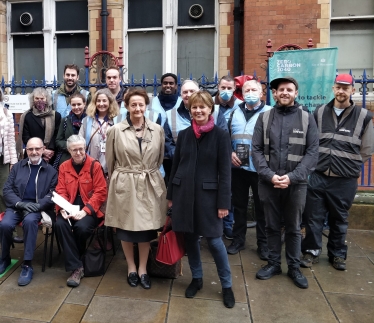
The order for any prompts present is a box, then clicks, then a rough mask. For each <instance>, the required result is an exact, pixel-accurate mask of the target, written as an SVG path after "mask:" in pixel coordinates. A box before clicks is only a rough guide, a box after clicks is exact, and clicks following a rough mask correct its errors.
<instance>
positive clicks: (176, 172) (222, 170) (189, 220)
mask: <svg viewBox="0 0 374 323" xmlns="http://www.w3.org/2000/svg"><path fill="white" fill-rule="evenodd" d="M188 102H189V111H190V114H191V118H192V122H191V123H192V125H191V126H190V127H188V128H187V129H185V130H183V131H181V132H179V134H178V141H177V145H176V148H175V154H174V158H173V166H172V169H171V173H170V181H169V185H168V194H167V199H168V200H169V202H168V207H173V216H172V218H173V230H174V231H176V232H184V233H185V243H186V252H187V255H188V262H189V265H190V269H191V272H192V282H191V283H190V285H189V286H188V287H187V289H186V292H185V296H186V297H187V298H193V297H195V295H196V293H197V291H198V290H200V289H201V288H202V287H203V279H202V278H203V271H202V266H201V259H200V243H199V237H200V236H204V237H205V238H206V239H207V242H208V246H209V249H210V252H211V254H212V256H213V258H214V261H215V263H216V266H217V271H218V276H219V278H220V281H221V285H222V295H223V302H224V305H225V306H226V307H228V308H231V307H234V305H235V298H234V294H233V292H232V289H231V287H232V280H231V271H230V265H229V261H228V257H227V252H226V248H225V246H224V244H223V241H222V233H223V221H222V218H223V217H225V216H227V214H228V212H229V211H228V210H229V209H230V202H231V201H230V200H231V187H230V186H231V142H230V137H229V134H228V132H225V131H224V130H222V129H220V128H219V127H217V126H215V125H214V119H213V116H212V113H213V112H214V102H213V100H212V97H211V96H210V94H209V93H208V92H206V91H202V92H195V93H194V94H192V95H191V97H190V98H189V100H188Z"/></svg>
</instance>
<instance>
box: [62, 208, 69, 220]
mask: <svg viewBox="0 0 374 323" xmlns="http://www.w3.org/2000/svg"><path fill="white" fill-rule="evenodd" d="M60 213H61V216H62V217H63V218H64V219H65V220H67V219H69V218H70V215H69V214H67V213H66V211H65V210H61V211H60Z"/></svg>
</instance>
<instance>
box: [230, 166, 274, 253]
mask: <svg viewBox="0 0 374 323" xmlns="http://www.w3.org/2000/svg"><path fill="white" fill-rule="evenodd" d="M249 188H252V193H253V200H254V204H255V214H256V221H257V224H256V238H257V245H258V246H259V247H266V246H267V241H266V233H265V215H264V211H263V208H262V205H261V203H260V199H259V196H258V174H257V173H256V172H250V171H247V170H245V169H242V168H233V169H232V171H231V192H232V204H233V205H234V220H235V223H234V228H233V239H234V241H235V242H239V243H244V242H245V235H246V233H247V208H248V195H249Z"/></svg>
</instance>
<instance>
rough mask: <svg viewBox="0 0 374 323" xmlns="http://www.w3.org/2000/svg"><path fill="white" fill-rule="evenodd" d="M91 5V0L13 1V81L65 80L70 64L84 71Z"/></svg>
mask: <svg viewBox="0 0 374 323" xmlns="http://www.w3.org/2000/svg"><path fill="white" fill-rule="evenodd" d="M87 5H88V1H87V0H71V1H60V0H43V1H34V2H20V1H14V0H13V1H9V2H8V8H7V9H8V12H10V17H11V19H10V22H9V25H8V32H9V33H10V35H9V36H10V37H8V39H9V41H8V57H9V58H8V59H9V67H10V68H9V79H10V78H11V77H12V76H14V78H15V80H16V81H21V79H22V77H24V79H25V80H26V81H30V80H32V79H33V78H35V80H37V81H39V82H40V81H41V80H43V78H45V79H46V81H49V82H50V81H53V79H54V77H56V79H57V80H58V81H62V78H63V68H64V66H65V65H66V64H73V63H74V64H77V65H78V66H79V67H81V68H83V67H84V47H85V46H88V44H89V36H88V8H87ZM82 75H83V73H82Z"/></svg>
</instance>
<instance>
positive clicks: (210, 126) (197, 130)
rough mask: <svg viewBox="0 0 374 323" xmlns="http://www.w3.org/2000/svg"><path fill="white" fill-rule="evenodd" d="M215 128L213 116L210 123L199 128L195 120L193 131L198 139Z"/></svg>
mask: <svg viewBox="0 0 374 323" xmlns="http://www.w3.org/2000/svg"><path fill="white" fill-rule="evenodd" d="M213 127H214V118H213V117H212V115H210V116H209V119H208V122H207V123H206V124H204V125H203V126H199V125H198V124H197V123H196V121H195V120H192V129H193V132H194V133H195V136H196V138H197V139H199V138H200V137H201V134H202V133H204V132H209V131H211V130H212V129H213Z"/></svg>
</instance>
